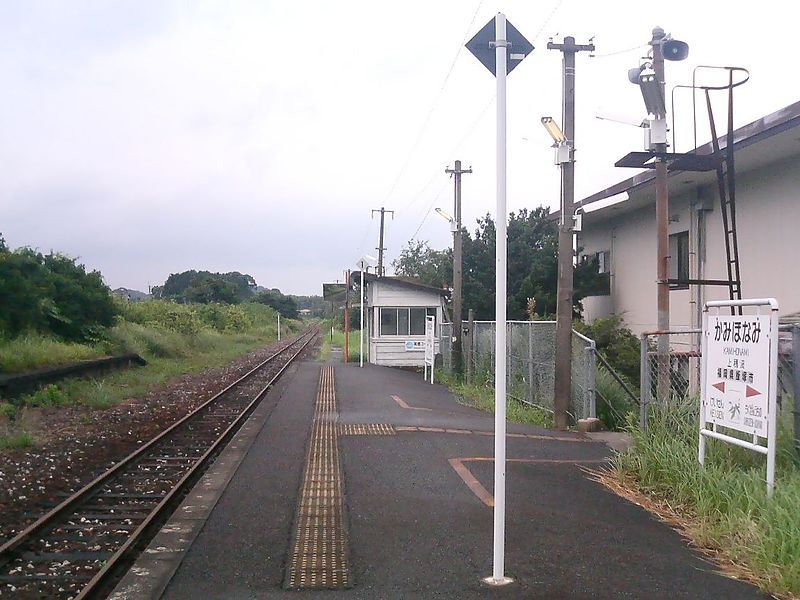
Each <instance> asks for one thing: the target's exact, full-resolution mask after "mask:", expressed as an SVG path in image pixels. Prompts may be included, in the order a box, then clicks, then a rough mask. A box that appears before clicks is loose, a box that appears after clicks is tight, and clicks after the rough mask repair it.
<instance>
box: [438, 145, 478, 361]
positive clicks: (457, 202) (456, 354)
mask: <svg viewBox="0 0 800 600" xmlns="http://www.w3.org/2000/svg"><path fill="white" fill-rule="evenodd" d="M444 172H445V173H450V174H451V175H453V176H454V180H455V197H454V200H453V204H454V210H453V212H454V213H455V214H454V215H453V221H454V224H453V226H454V229H453V336H452V344H453V370H454V371H455V372H456V373H461V372H462V371H463V368H462V351H461V339H462V331H461V312H462V308H461V299H462V291H461V287H462V285H461V282H462V278H461V174H462V173H472V167H470V168H469V169H463V170H462V169H461V161H460V160H457V161H456V167H455V169H445V170H444Z"/></svg>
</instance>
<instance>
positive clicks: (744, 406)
mask: <svg viewBox="0 0 800 600" xmlns="http://www.w3.org/2000/svg"><path fill="white" fill-rule="evenodd" d="M703 335H705V336H706V352H705V355H704V358H705V361H706V370H705V381H704V383H705V387H704V390H705V394H704V397H703V404H704V405H705V411H706V421H707V422H708V423H716V424H717V425H722V426H723V427H728V428H730V429H736V430H737V431H743V432H744V433H749V434H757V435H758V436H760V437H763V438H765V437H767V434H768V432H769V421H768V419H767V416H768V415H769V408H770V407H769V386H770V377H769V376H770V360H769V359H770V345H771V342H773V341H774V340H771V339H770V338H771V336H770V315H752V316H740V315H736V316H732V315H709V316H708V322H707V325H706V330H705V331H704V332H703Z"/></svg>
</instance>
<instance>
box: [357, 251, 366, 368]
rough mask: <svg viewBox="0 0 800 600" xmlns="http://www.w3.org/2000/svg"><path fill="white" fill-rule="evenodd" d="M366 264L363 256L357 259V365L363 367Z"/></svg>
mask: <svg viewBox="0 0 800 600" xmlns="http://www.w3.org/2000/svg"><path fill="white" fill-rule="evenodd" d="M366 266H367V261H365V260H364V259H363V258H362V259H361V260H359V261H358V270H359V271H361V286H360V287H359V294H360V296H361V332H360V333H359V337H358V366H359V367H361V368H363V367H364V269H365V268H366Z"/></svg>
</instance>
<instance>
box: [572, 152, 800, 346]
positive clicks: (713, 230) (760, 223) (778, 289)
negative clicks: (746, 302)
mask: <svg viewBox="0 0 800 600" xmlns="http://www.w3.org/2000/svg"><path fill="white" fill-rule="evenodd" d="M648 193H649V194H650V197H651V202H650V205H649V206H647V207H646V208H643V209H640V210H636V211H632V212H626V213H622V214H620V215H618V216H615V215H614V212H613V210H611V209H609V208H606V209H602V210H603V211H605V212H606V213H607V214H608V215H609V217H608V218H607V219H606V220H604V221H602V222H596V223H594V224H589V223H586V222H585V224H584V231H583V232H582V233H581V237H580V240H579V245H580V246H582V247H583V253H584V254H593V253H594V252H600V251H603V250H610V251H611V261H610V262H611V277H610V281H611V295H610V296H606V297H603V296H597V297H590V298H586V299H585V300H584V318H586V319H587V320H590V321H591V320H593V319H595V318H601V317H607V316H609V315H610V314H620V315H622V317H623V319H624V320H625V323H626V324H627V325H628V327H630V328H631V329H632V330H634V331H635V332H637V333H639V332H642V331H647V330H654V329H656V319H657V313H656V228H655V200H654V197H653V195H654V190H653V189H652V188H651V189H650V190H648ZM736 193H737V198H736V202H737V204H736V218H737V231H738V236H739V257H740V265H741V278H742V293H743V297H745V298H760V297H774V298H777V300H778V302H779V304H780V308H781V310H780V312H781V314H782V315H785V314H791V313H796V312H798V311H800V260H798V258H797V250H796V248H797V246H798V242H797V240H798V238H800V158H798V157H794V158H791V159H789V160H786V161H783V162H781V163H779V164H773V165H770V166H768V167H765V168H761V169H756V170H754V171H751V172H747V173H742V174H737V189H736ZM703 199H705V200H703ZM704 206H705V207H709V208H711V210H703V207H704ZM681 231H689V232H690V256H689V261H690V277H692V278H695V277H701V278H706V279H726V278H727V271H726V266H725V241H724V240H725V238H724V232H723V226H722V215H721V211H720V206H719V198H718V195H717V193H716V187H715V186H706V187H703V188H695V189H692V190H691V191H690V192H688V193H686V194H682V195H677V196H675V197H672V198H671V199H670V223H669V233H670V234H674V233H679V232H681ZM727 297H728V289H727V287H723V286H704V287H703V288H702V289H691V290H672V291H670V324H671V328H672V329H683V328H689V327H693V326H697V322H698V321H697V314H698V312H699V310H701V309H702V304H703V303H704V302H705V301H707V300H717V299H726V298H727Z"/></svg>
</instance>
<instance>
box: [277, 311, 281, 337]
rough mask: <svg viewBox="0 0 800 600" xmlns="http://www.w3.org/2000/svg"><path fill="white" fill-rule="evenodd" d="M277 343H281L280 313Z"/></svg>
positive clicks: (279, 314)
mask: <svg viewBox="0 0 800 600" xmlns="http://www.w3.org/2000/svg"><path fill="white" fill-rule="evenodd" d="M278 341H279V342H280V341H281V313H278Z"/></svg>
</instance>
